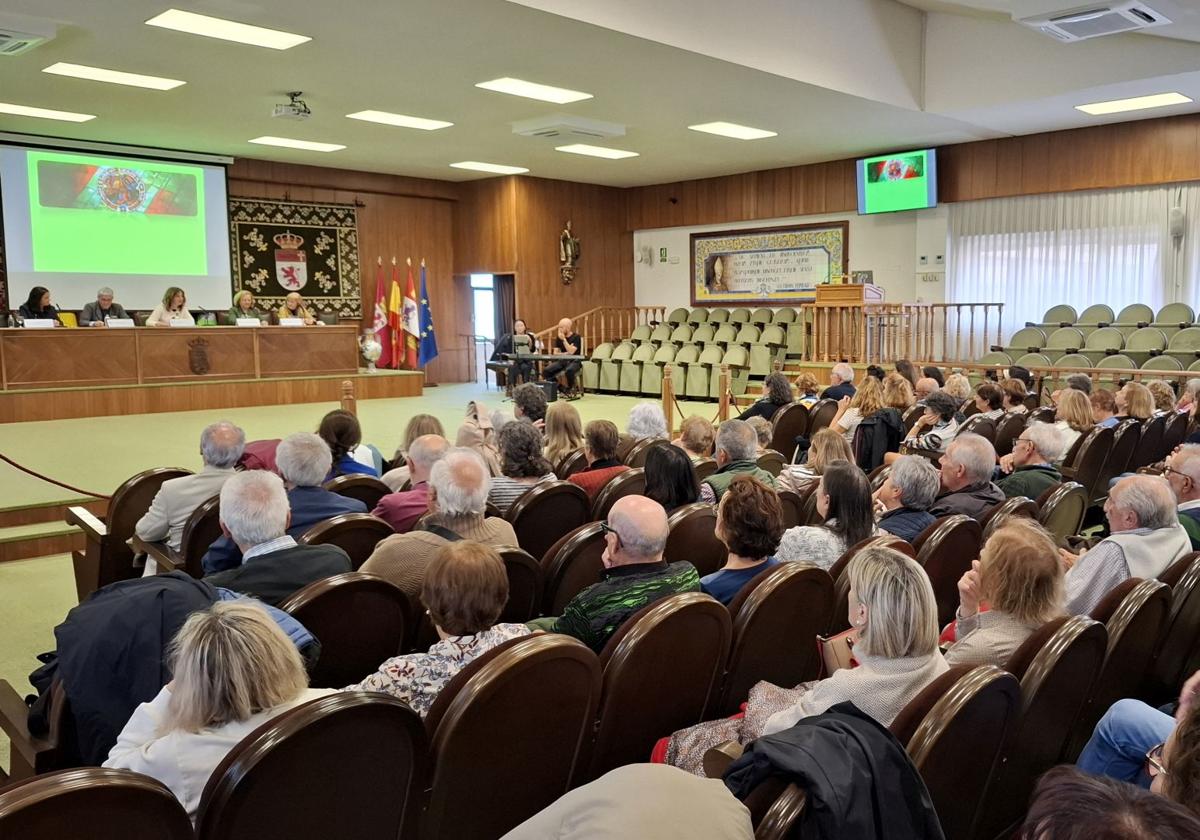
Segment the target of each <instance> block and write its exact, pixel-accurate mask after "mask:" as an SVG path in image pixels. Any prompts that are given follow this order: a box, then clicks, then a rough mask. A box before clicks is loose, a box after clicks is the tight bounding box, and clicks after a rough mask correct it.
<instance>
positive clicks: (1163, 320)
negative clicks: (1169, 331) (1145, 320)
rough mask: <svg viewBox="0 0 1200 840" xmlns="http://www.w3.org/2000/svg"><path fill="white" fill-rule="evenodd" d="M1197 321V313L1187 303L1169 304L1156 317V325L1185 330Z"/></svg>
mask: <svg viewBox="0 0 1200 840" xmlns="http://www.w3.org/2000/svg"><path fill="white" fill-rule="evenodd" d="M1195 320H1196V313H1195V312H1193V311H1192V307H1190V306H1188V305H1187V304H1186V303H1168V304H1167V305H1166V306H1164V307H1163V308H1162V309H1160V310H1158V314H1157V315H1155V316H1154V325H1155V326H1158V327H1175V328H1177V329H1185V328H1186V327H1190V326H1191V325H1192V322H1194V321H1195Z"/></svg>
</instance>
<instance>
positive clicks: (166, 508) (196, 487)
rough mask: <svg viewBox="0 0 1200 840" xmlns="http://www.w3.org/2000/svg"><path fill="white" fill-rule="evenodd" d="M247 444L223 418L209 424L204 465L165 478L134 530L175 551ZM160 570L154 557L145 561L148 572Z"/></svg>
mask: <svg viewBox="0 0 1200 840" xmlns="http://www.w3.org/2000/svg"><path fill="white" fill-rule="evenodd" d="M245 448H246V433H245V432H243V431H242V430H241V429H240V428H238V427H237V426H235V425H233V424H232V423H229V422H226V421H221V422H219V423H213V424H212V425H210V426H206V427H205V428H204V431H203V432H201V433H200V457H201V459H202V460H203V462H204V468H203V469H201V470H200V472H198V473H193V474H192V475H184V476H180V477H179V478H172V479H169V480H168V481H164V482H163V484H162V486H161V487H159V488H158V493H156V494H155V496H154V501H152V502H151V503H150V509H149V510H147V511H146V513H145V514H144V515H143V516H142V518H141V519H139V520H138V521H137V525H135V526H134V529H133V532H134V534H136V535H137V536H138V537H140V538H141V539H143V540H145V541H146V542H158V541H159V540H166V541H167V545H168V546H169V547H170V548H171V550H173V551H179V549H180V546H181V544H182V541H183V526H184V525H185V524H186V523H187V521H188V518H189V517H190V516H191V515H192V512H193V511H194V510H195V509H196V508H198V507H200V505H202V504H203V503H204V502H206V501H208V500H209V499H211V498H212V497H213V496H215V495H217V493H219V492H221V487H222V486H223V485H224V484H225V482H226V481H228V480H229V478H230V477H231V476H233V472H234V470H233V468H234V467H235V466H236V465H237V462H238V459H240V458H241V457H242V450H244V449H245ZM156 572H157V569H156V568H155V563H154V561H153V560H150V561H147V563H146V574H147V575H153V574H155V573H156Z"/></svg>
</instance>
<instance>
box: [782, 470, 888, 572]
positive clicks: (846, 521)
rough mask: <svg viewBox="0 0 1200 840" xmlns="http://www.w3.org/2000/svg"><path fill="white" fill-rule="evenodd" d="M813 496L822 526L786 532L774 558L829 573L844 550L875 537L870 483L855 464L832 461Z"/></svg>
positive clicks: (800, 526)
mask: <svg viewBox="0 0 1200 840" xmlns="http://www.w3.org/2000/svg"><path fill="white" fill-rule="evenodd" d="M814 492H815V493H816V494H817V513H818V514H819V515H820V517H821V519H822V520H823V521H822V524H820V525H799V526H797V527H795V528H788V529H787V530H786V531H784V532H783V539H782V540H780V542H779V550H778V551H777V552H776V556H777V557H778V558H779V559H780V560H795V561H798V562H801V563H812V564H813V565H814V566H820V567H821V568H822V569H828V568H829V567H830V566H832V565H833V564H834V563H836V562H837V559H838V558H839V557H841V556H842V554H843V553H845V551H846V549H848V548H849V547H850V546H852V545H855V544H856V543H860V542H862V541H863V540H865V539H866V538H867V537H869V536H871V535H872V534H874V533H875V515H874V512H873V510H872V502H871V482H869V481H867V476H866V473H864V472H863V471H862V470H860V469H859V468H858V467H857V466H855V465H854V464H852V463H850V462H848V461H834V462H833V463H832V464H830V465H829V466H827V467H826V468H825V472H824V474H823V475H822V476H821V483H820V484H819V485H818V486H817V489H816V490H815V491H814Z"/></svg>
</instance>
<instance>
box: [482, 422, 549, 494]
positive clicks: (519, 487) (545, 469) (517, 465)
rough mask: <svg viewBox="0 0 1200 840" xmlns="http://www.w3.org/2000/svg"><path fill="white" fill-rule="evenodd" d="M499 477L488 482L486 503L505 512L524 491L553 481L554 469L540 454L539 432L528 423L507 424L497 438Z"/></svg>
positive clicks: (540, 439)
mask: <svg viewBox="0 0 1200 840" xmlns="http://www.w3.org/2000/svg"><path fill="white" fill-rule="evenodd" d="M496 443H497V445H498V446H499V448H500V468H501V469H502V470H503V471H504V474H503V475H498V476H496V477H495V478H493V479H492V489H491V491H490V492H489V493H488V501H489V502H491V503H492V504H494V505H495V506H496V507H498V508H499V509H500V512H501V513H507V512H508V509H509V508H510V507H512V503H513V502H515V501H516V500H517V499H518V498H519V497H520V496H522V495H524V494H525V491H526V490H528V489H529V488H531V487H533V485H535V484H538V483H539V482H542V481H554V478H555V476H554V469H553V467H551V466H550V462H549V461H547V460H546V456H544V455H543V454H542V433H541V432H539V431H538V430H537V429H536V428H534V426H533V424H532V423H521V422H513V423H509V424H507V425H506V426H505V427H504V428H503V429H501V430H500V433H499V435H497V438H496Z"/></svg>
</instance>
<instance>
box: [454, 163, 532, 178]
mask: <svg viewBox="0 0 1200 840" xmlns="http://www.w3.org/2000/svg"><path fill="white" fill-rule="evenodd" d="M450 165H451V166H453V167H454V168H455V169H473V170H475V171H476V172H491V173H493V174H495V175H520V174H521V173H522V172H528V171H529V170H528V169H526V168H525V167H524V166H505V165H504V164H502V163H482V162H480V161H477V160H462V161H459V162H458V163H452V164H450Z"/></svg>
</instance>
